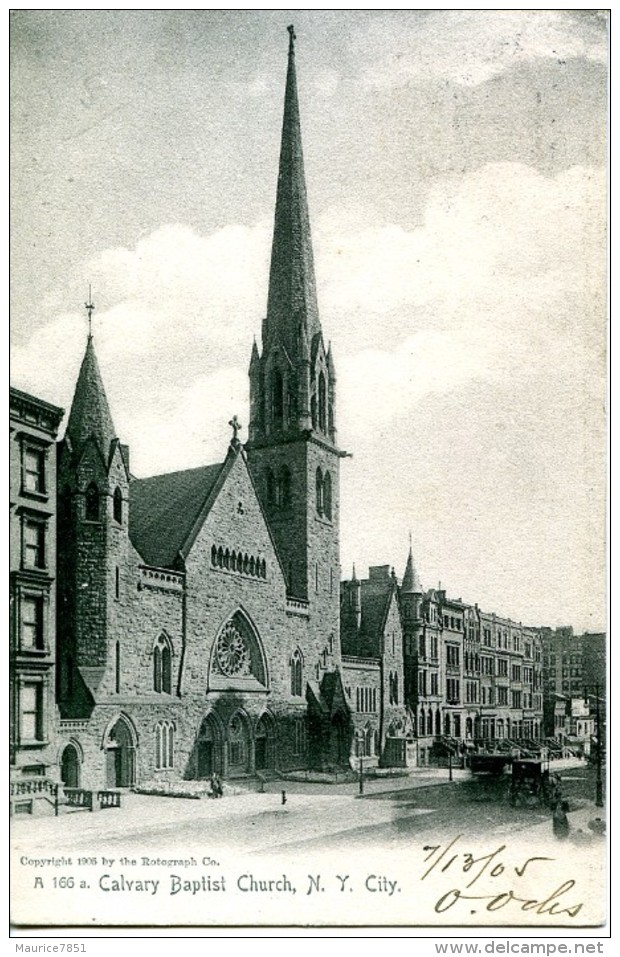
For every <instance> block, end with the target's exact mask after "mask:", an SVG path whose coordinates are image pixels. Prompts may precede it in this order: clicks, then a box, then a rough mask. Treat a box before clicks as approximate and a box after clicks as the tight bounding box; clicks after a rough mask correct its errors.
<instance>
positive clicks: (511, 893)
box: [421, 834, 583, 917]
mask: <svg viewBox="0 0 620 957" xmlns="http://www.w3.org/2000/svg"><path fill="white" fill-rule="evenodd" d="M462 837H463V835H462V834H459V835H457V837H455V838H454V839H453V840H452V841H450V843H449V844H447V845H445V846H444V845H441V844H434V845H430V844H426V845H425V846H424V848H423V850H424V851H425V852H426V857H425V858H424V863H425V864H430V866H429V867H428V868H427V869H426V870H425V872H424V874H423V875H422V877H421V880H423V881H424V880H426V879H427V877H429V875H430V874H432V873H433V871H436V873H441V874H445V873H446V872H447V871H449V870H450V869H452V872H453V874H456V873H459V872H460V873H461V874H464V875H466V877H465V880H464V882H463V886H462V887H452V888H451V889H450V890H449V891H447V892H446V893H445V894H443V895H442V896H441V897H440V898H439V900H438V901H437V902H436V904H435V912H436V913H437V914H444V913H445V912H446V911H448V910H450V908H451V907H454V905H455V904H457V903H459V902H462V903H469V904H470V913H472V914H475V913H477V912H478V909H479V908H481V907H482V908H483V909H484V910H486V911H489V912H493V911H499V910H502V908H504V907H507V906H508V905H509V904H515V905H520V910H522V911H529V912H531V913H532V914H538V915H541V916H542V915H545V914H549V915H554V916H559V915H560V914H566V915H567V916H568V917H576V916H577V914H578V913H579V912H580V910H581V909H582V907H583V903H582V902H579V903H573V902H572V901H570V900H569V899H568V898H567V895H569V894H570V891H572V890H573V888H574V887H575V884H576V881H574V880H572V879H570V880H566V881H564V882H563V883H562V884H560V886H559V887H556V888H555V889H554V890H552V891H550V892H547V893H543V894H542V896H541V897H540V899H539V898H538V897H536V898H532V897H523V896H520V895H519V893H517V892H516V891H518V890H520V888H519V885H518V881H520V880H521V879H522V878H523V877H524V875H525V873H526V871H527V870H528V868H531V867H533V866H534V865H536V866H537V868H540V867H541V866H542V864H543V862H545V861H553V860H555V858H553V857H542V856H533V857H528V858H526V859H525V860H522V861H521V862H519V863H518V864H516V865H514V864H509V863H507V862H506V857H505V855H504V852H505V851H506V845H505V844H502V845H501V846H499V847H498V848H496V850H494V851H490V852H489V853H488V854H481V855H480V856H478V857H475V856H474V855H473V854H471V853H470V852H461V851H458V850H457V851H456V852H455V853H451V852H453V851H454V849H455V847H456V845H457V844H458V843H459V841H460V840H461V838H462ZM512 874H515V875H516V878H515V880H516V882H517V883H516V890H515V889H513V887H511V886H508V887H507V888H506V887H504V888H503V889H502V890H501V891H500V890H499V886H501V884H500V885H497V886H496V887H494V888H493V889H492V892H491V893H487V894H479V893H467V892H468V891H469V890H470V889H471V888H473V887H474V885H475V884H477V883H478V881H479V880H480V878H481V877H483V875H486V877H487V879H491V880H492V881H495V880H497V878H499V877H501V876H502V875H505V876H506V877H510V876H511V875H512ZM451 876H452V875H451ZM480 889H481V888H480V887H478V888H477V889H476V890H480ZM474 901H475V902H476V907H475V908H473V909H471V903H472V902H474Z"/></svg>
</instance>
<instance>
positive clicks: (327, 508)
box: [323, 472, 332, 519]
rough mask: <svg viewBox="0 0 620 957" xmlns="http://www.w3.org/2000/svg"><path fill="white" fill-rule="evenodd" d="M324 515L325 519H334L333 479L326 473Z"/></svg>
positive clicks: (324, 480)
mask: <svg viewBox="0 0 620 957" xmlns="http://www.w3.org/2000/svg"><path fill="white" fill-rule="evenodd" d="M323 514H324V515H325V518H329V519H331V517H332V477H331V475H330V474H329V472H326V473H325V478H324V479H323Z"/></svg>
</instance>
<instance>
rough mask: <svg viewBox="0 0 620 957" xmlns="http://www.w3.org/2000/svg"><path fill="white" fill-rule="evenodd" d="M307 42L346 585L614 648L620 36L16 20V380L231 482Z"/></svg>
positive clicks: (153, 457) (309, 168)
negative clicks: (609, 313)
mask: <svg viewBox="0 0 620 957" xmlns="http://www.w3.org/2000/svg"><path fill="white" fill-rule="evenodd" d="M293 19H294V23H295V28H296V33H297V37H298V40H297V72H298V83H299V94H300V106H301V115H302V132H303V138H304V151H305V161H306V175H307V181H308V195H309V203H310V215H311V221H312V229H313V237H314V246H315V258H316V269H317V282H318V293H319V307H320V311H321V317H322V324H323V331H324V335H325V337H326V338H327V339H331V341H332V345H333V349H334V354H335V358H336V365H337V372H338V389H339V399H338V409H337V424H338V428H339V438H340V442H341V445H342V446H343V447H344V448H346V449H347V450H349V451H351V452H352V453H353V458H351V459H346V460H344V461H343V465H342V513H341V538H342V564H343V572H344V574H348V573H349V571H350V567H351V564H352V562H354V561H355V562H356V565H357V569H358V573H359V572H362V571H364V570H365V569H366V567H367V566H368V565H369V564H387V563H389V564H391V565H394V566H395V567H396V571H397V573H398V574H402V571H403V565H404V561H405V558H406V553H407V549H408V536H409V532H410V531H411V534H412V538H413V546H414V552H415V556H416V560H417V564H418V567H419V570H420V574H421V578H422V582H423V584H424V586H425V587H429V586H431V585H437V583H438V581H439V580H441V582H442V586H443V587H446V588H447V590H448V592H449V594H451V595H452V596H454V597H459V596H461V597H463V599H465V600H468V601H477V602H478V603H479V604H480V605H481V607H482V608H484V609H485V610H488V611H497V612H498V613H500V614H505V615H510V616H512V617H513V618H516V619H517V620H522V621H524V622H528V623H542V624H550V625H555V624H558V623H569V624H573V625H574V626H575V627H576V628H578V629H590V630H595V629H597V628H602V627H604V624H605V571H604V562H605V481H606V464H605V455H606V438H605V428H606V420H605V402H606V394H605V368H606V356H605V344H606V326H605V321H606V261H607V257H606V175H607V174H606V88H607V23H606V19H605V15H604V14H600V13H596V12H594V11H581V12H580V11H572V12H560V11H557V12H555V11H530V12H515V11H512V12H503V11H494V12H493V11H491V12H490V11H460V12H458V11H457V12H452V11H410V12H400V11H397V12H383V11H323V12H314V11H295V12H294V13H293V14H292V13H290V12H286V11H270V12H269V11H267V12H264V11H262V12H261V11H258V12H252V11H250V12H239V11H185V12H177V11H134V12H128V11H99V12H96V11H95V12H93V11H64V12H63V11H60V12H59V11H14V12H13V14H12V28H11V44H12V150H13V157H12V177H13V181H12V192H11V201H12V230H13V233H12V323H11V330H12V373H11V379H12V383H13V384H14V385H16V386H17V387H19V388H23V389H25V390H27V391H31V392H34V393H35V394H36V395H40V396H41V397H43V398H45V399H48V400H49V401H52V402H54V403H57V404H59V405H62V406H63V407H65V408H68V407H69V405H70V402H71V398H72V393H73V387H74V384H75V378H76V375H77V372H78V369H79V364H80V361H81V357H82V354H83V350H84V346H85V336H86V323H85V314H84V309H83V303H84V300H85V298H86V295H87V292H88V283H89V282H90V283H92V286H93V299H94V301H95V303H96V312H95V321H94V332H95V342H96V348H97V352H98V356H99V361H100V365H101V368H102V373H103V377H104V381H105V384H106V389H107V393H108V398H109V400H110V405H111V408H112V413H113V417H114V420H115V425H116V428H117V431H118V433H119V436H120V437H121V439H122V440H123V441H125V442H128V443H129V444H130V445H131V452H132V469H133V471H134V472H135V474H137V475H139V476H145V475H149V474H154V473H156V472H160V471H171V470H174V469H178V468H185V467H191V466H194V465H199V464H203V463H210V462H214V461H220V460H221V459H222V458H223V456H224V454H225V450H226V446H227V442H228V438H229V433H230V430H229V428H228V426H227V422H228V419H229V418H230V417H231V415H232V414H233V413H237V414H238V415H239V416H240V418H241V419H242V421H244V422H246V423H247V405H248V385H247V366H248V361H249V357H250V348H251V344H252V337H253V335H257V336H259V334H260V328H261V319H262V316H263V314H264V311H265V307H266V299H267V278H268V264H269V248H270V241H271V229H272V217H273V208H274V202H275V189H276V178H277V162H278V152H279V140H280V126H281V117H282V105H283V95H284V80H285V73H286V50H287V41H288V36H287V34H286V30H285V28H286V26H287V25H288V24H289V23H290V22H291V21H292V20H293Z"/></svg>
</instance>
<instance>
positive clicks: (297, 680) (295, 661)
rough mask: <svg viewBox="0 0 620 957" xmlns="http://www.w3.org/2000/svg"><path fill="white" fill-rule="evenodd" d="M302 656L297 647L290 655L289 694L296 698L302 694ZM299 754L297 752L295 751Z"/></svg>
mask: <svg viewBox="0 0 620 957" xmlns="http://www.w3.org/2000/svg"><path fill="white" fill-rule="evenodd" d="M303 668H304V664H303V657H302V654H301V651H300V650H299V648H296V649H295V651H294V652H293V654H292V655H291V694H292V695H294V696H295V697H296V698H299V697H301V695H302V694H303ZM297 753H298V754H299V752H297Z"/></svg>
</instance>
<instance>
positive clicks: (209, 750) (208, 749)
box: [196, 714, 224, 780]
mask: <svg viewBox="0 0 620 957" xmlns="http://www.w3.org/2000/svg"><path fill="white" fill-rule="evenodd" d="M223 770H224V768H223V761H222V735H221V733H220V729H219V727H218V724H217V722H216V720H215V718H214V717H213V715H212V714H210V715H207V717H206V718H205V719H204V721H203V722H202V724H201V726H200V731H199V733H198V749H197V756H196V777H197V778H199V779H202V780H204V779H205V778H210V777H211V775H212V774H216V773H217V774H222V772H223Z"/></svg>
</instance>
